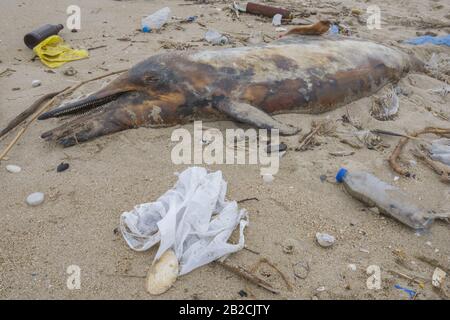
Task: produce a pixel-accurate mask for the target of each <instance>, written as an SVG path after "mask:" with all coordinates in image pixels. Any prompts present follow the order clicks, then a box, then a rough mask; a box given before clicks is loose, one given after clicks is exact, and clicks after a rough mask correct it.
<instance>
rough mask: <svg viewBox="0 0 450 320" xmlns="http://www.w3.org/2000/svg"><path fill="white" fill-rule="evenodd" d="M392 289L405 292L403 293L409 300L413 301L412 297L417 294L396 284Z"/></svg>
mask: <svg viewBox="0 0 450 320" xmlns="http://www.w3.org/2000/svg"><path fill="white" fill-rule="evenodd" d="M394 287H395V288H396V289H399V290H402V291H405V292H406V293H407V294H408V295H409V298H410V299H414V297H415V296H416V295H417V292H416V291H414V290H411V289H408V288H403V287H402V286H400V285H398V284H396V285H395V286H394Z"/></svg>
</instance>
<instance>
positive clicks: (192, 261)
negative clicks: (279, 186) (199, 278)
mask: <svg viewBox="0 0 450 320" xmlns="http://www.w3.org/2000/svg"><path fill="white" fill-rule="evenodd" d="M226 192H227V184H226V182H225V181H224V180H223V178H222V172H221V171H217V172H214V173H208V172H207V171H206V169H204V168H199V167H192V168H189V169H187V170H186V171H184V172H183V173H181V174H180V175H179V179H178V182H177V183H176V185H175V187H174V188H173V189H171V190H169V191H167V192H166V193H165V194H164V195H163V196H162V197H161V198H159V199H158V200H157V201H156V202H154V203H146V204H142V205H139V206H136V207H135V208H134V210H132V211H130V212H125V213H123V214H122V216H121V219H120V229H121V232H122V235H123V237H124V239H125V240H126V242H127V243H128V245H129V246H130V247H131V248H132V249H133V250H136V251H145V250H148V249H150V248H151V247H153V246H154V245H155V244H157V243H158V242H160V246H159V250H158V252H157V254H156V257H155V261H156V260H158V259H159V258H160V257H161V256H162V254H163V253H164V252H165V251H166V250H168V249H171V248H172V249H173V250H174V251H175V254H176V256H177V258H178V261H179V262H180V275H184V274H187V273H189V272H191V271H192V270H194V269H196V268H198V267H200V266H203V265H205V264H208V263H210V262H212V261H215V260H217V259H219V258H221V257H223V256H225V255H228V254H231V253H233V252H236V251H239V250H241V249H242V248H243V247H244V229H245V227H246V226H247V224H248V217H247V212H246V211H245V210H239V209H238V205H237V203H236V202H235V201H232V202H228V201H226V200H225V195H226ZM238 225H240V236H239V242H238V243H237V244H235V245H234V244H229V243H228V242H227V241H228V239H229V238H230V236H231V234H232V232H233V230H234V229H235V228H236V227H237V226H238Z"/></svg>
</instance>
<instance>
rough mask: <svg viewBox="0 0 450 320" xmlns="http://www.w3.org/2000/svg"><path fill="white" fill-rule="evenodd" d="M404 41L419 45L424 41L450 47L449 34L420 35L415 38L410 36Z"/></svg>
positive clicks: (424, 42)
mask: <svg viewBox="0 0 450 320" xmlns="http://www.w3.org/2000/svg"><path fill="white" fill-rule="evenodd" d="M404 42H405V43H408V44H412V45H421V44H426V43H431V44H436V45H445V46H448V47H450V34H448V35H446V36H440V37H433V36H421V37H417V38H412V39H409V40H405V41H404Z"/></svg>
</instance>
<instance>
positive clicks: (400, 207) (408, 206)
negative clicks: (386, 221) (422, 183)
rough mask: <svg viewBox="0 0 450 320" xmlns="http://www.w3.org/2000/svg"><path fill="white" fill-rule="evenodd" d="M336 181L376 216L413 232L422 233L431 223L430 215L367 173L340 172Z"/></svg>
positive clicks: (404, 195) (395, 189)
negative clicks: (402, 225)
mask: <svg viewBox="0 0 450 320" xmlns="http://www.w3.org/2000/svg"><path fill="white" fill-rule="evenodd" d="M336 180H337V181H338V182H341V183H343V184H344V186H345V189H346V190H347V191H348V193H350V194H351V195H352V196H353V197H354V198H356V199H358V200H360V201H361V202H363V203H365V204H367V205H369V206H371V207H377V208H378V209H379V210H380V212H382V213H384V214H386V215H388V216H391V217H392V218H394V219H396V220H398V221H400V222H402V223H404V224H405V225H407V226H409V227H411V228H413V229H416V230H422V229H426V228H428V227H429V226H430V225H431V223H432V221H433V215H432V213H431V212H428V211H427V210H426V209H424V208H422V207H421V206H420V205H419V204H417V203H416V202H415V201H414V200H413V199H412V198H411V197H409V196H408V195H407V194H405V193H404V192H402V191H401V190H400V189H398V188H397V187H394V186H391V185H389V184H387V183H386V182H384V181H381V180H380V179H378V178H377V177H375V176H373V175H372V174H370V173H367V172H349V171H347V170H346V169H341V170H339V172H338V174H337V176H336Z"/></svg>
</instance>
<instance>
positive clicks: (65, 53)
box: [33, 35, 89, 68]
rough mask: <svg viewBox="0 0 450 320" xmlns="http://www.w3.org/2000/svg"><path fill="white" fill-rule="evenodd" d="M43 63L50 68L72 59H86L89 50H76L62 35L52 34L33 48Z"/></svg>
mask: <svg viewBox="0 0 450 320" xmlns="http://www.w3.org/2000/svg"><path fill="white" fill-rule="evenodd" d="M33 51H34V53H36V55H37V56H38V57H39V58H40V59H41V61H42V63H43V64H45V65H46V66H47V67H49V68H58V67H61V66H62V65H64V64H66V63H67V62H70V61H75V60H81V59H86V58H88V57H89V52H88V51H87V50H75V49H72V48H71V47H70V46H69V45H68V44H66V43H65V42H64V40H63V38H61V37H60V36H56V35H55V36H51V37H48V38H47V39H45V40H44V41H42V42H41V43H39V44H38V45H37V46H36V47H34V49H33Z"/></svg>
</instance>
